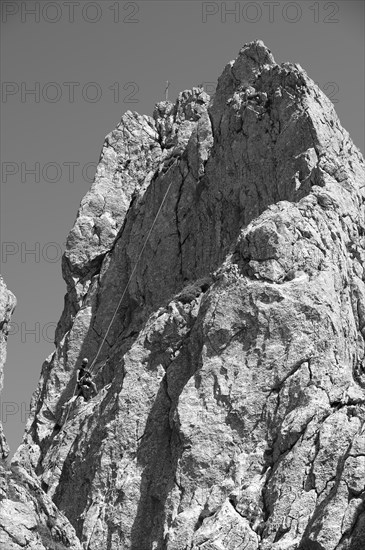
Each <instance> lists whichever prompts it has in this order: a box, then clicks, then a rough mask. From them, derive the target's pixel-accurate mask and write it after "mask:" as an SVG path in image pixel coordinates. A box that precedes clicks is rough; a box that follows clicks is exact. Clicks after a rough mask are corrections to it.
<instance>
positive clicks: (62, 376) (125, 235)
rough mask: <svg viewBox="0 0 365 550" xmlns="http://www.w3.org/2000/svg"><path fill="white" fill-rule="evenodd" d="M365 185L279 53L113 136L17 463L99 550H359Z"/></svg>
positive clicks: (345, 146)
mask: <svg viewBox="0 0 365 550" xmlns="http://www.w3.org/2000/svg"><path fill="white" fill-rule="evenodd" d="M363 178H364V160H363V158H362V157H361V155H360V153H359V151H358V150H357V149H356V147H355V146H354V145H353V143H352V141H351V139H350V137H349V135H348V133H347V132H346V131H345V130H344V129H343V128H342V127H341V125H340V122H339V120H338V118H337V115H336V113H335V111H334V109H333V106H332V104H331V103H330V101H329V100H328V98H326V96H325V95H324V94H323V93H322V92H321V91H320V90H319V88H318V87H317V86H316V85H315V84H314V83H313V82H312V81H311V79H310V78H309V77H308V76H307V74H306V73H305V71H304V70H303V69H302V68H301V67H300V66H299V65H293V64H290V63H283V64H281V65H278V64H276V63H275V61H274V58H273V56H272V54H271V52H270V51H269V50H268V49H267V48H266V47H265V45H264V44H263V43H262V42H261V41H254V42H251V43H249V44H246V45H245V46H244V47H243V48H242V49H241V50H240V52H239V54H238V57H237V59H236V60H235V61H233V62H231V63H229V64H228V65H227V66H226V67H225V69H224V71H223V73H222V76H221V77H220V78H219V80H218V85H217V90H216V93H215V94H214V96H213V97H211V98H210V97H209V96H208V95H207V94H205V92H204V90H203V89H202V88H200V87H196V88H193V89H192V90H186V91H184V92H182V93H181V94H179V96H178V98H177V100H176V102H174V103H172V102H168V101H162V102H159V103H158V104H157V105H156V107H155V110H154V112H153V116H152V117H148V116H145V115H143V116H142V115H139V114H138V113H132V112H130V111H127V112H126V113H125V114H124V115H123V117H122V120H121V122H120V123H119V124H118V126H117V128H116V129H115V130H114V131H113V132H111V133H110V134H109V135H108V136H107V137H106V139H105V142H104V146H103V150H102V154H101V158H100V162H99V166H98V169H97V174H96V177H95V182H94V184H93V185H92V187H91V189H90V191H89V192H88V193H87V194H86V196H85V197H84V199H83V200H82V203H81V206H80V209H79V212H78V216H77V220H76V222H75V225H74V227H73V228H72V230H71V233H70V236H69V239H68V245H67V251H66V253H65V257H64V262H63V270H64V276H65V279H66V281H67V284H68V294H67V295H66V300H65V309H64V312H63V314H62V317H61V320H60V322H59V325H58V330H57V335H56V349H55V351H54V353H53V354H52V355H51V356H50V357H49V358H47V360H46V361H45V363H44V365H43V368H42V376H41V380H40V383H39V386H38V389H37V390H36V392H35V394H34V396H33V401H32V415H31V418H30V421H29V424H28V426H27V432H26V436H25V439H24V443H23V445H22V446H21V447H20V448H19V450H18V451H17V453H16V455H15V457H14V460H13V468H14V467H17V468H23V469H26V470H27V472H28V474H27V475H29V476H31V477H32V478H33V479H34V480H35V481H36V482H37V483H38V484H40V485H41V487H42V491H43V493H42V494H43V495H44V498H46V499H49V498H51V499H52V500H53V502H54V504H55V505H56V506H57V509H58V510H59V511H60V512H62V514H64V516H62V517H66V518H68V521H69V522H70V523H71V524H72V526H73V528H74V529H75V532H76V535H77V537H78V541H79V542H80V543H82V544H84V545H86V546H87V548H88V550H100V549H105V550H117V549H119V548H121V547H123V548H125V549H129V550H197V549H198V548H204V549H206V550H215V549H218V548H219V549H223V548H224V549H227V550H228V549H233V548H234V549H235V550H240V549H242V550H243V548H245V549H246V550H360V548H361V545H362V540H363V538H364V536H365V512H364V487H363V478H362V472H363V471H364V466H365V464H364V460H363V458H364V449H365V447H364V445H365V440H364V433H363V425H364V420H365V408H364V407H365V405H364V404H365V369H364V353H365V345H364V334H363V332H364V326H365V313H364V312H365V275H364V270H363V264H364V259H365V258H364V254H365V244H364V234H365V212H364V206H363V205H364V199H365V197H364V188H363ZM85 356H86V357H88V358H89V360H90V364H91V366H90V369H91V371H92V375H93V382H94V384H95V389H94V390H93V391H91V390H90V392H91V394H92V395H91V396H88V395H87V394H84V393H83V391H84V390H83V391H81V389H80V386H77V377H78V375H77V373H78V372H79V371H78V369H79V366H80V364H81V360H82V359H83V358H84V357H85ZM90 387H91V386H90ZM75 391H76V394H75ZM80 391H81V393H80V395H79V396H77V395H78V392H80ZM85 391H86V390H85ZM89 397H90V398H89ZM0 518H1V514H0ZM68 528H69V527H67V529H68ZM70 532H71V531H70ZM70 536H71V535H70ZM15 548H17V546H15ZM39 548H40V549H41V550H43V548H44V546H39ZM72 548H74V547H72ZM75 548H76V546H75Z"/></svg>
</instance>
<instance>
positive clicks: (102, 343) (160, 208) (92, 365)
mask: <svg viewBox="0 0 365 550" xmlns="http://www.w3.org/2000/svg"><path fill="white" fill-rule="evenodd" d="M173 182H174V179H172V180H171V182H170V183H169V185H168V187H167V189H166V192H165V194H164V197H163V199H162V201H161V204H160V206H159V208H158V211H157V213H156V216H155V218H154V220H153V223H152V225H151V228H150V230H149V231H148V233H147V236H146V238H145V240H144V243H143V246H142V248H141V250H140V252H139V254H138V257H137V260H136V262H135V264H134V268H133V270H132V272H131V274H130V276H129V278H128V281H127V284H126V286H125V288H124V291H123V293H122V295H121V297H120V299H119V301H118V304H117V307H116V308H115V311H114V313H113V316H112V318H111V320H110V322H109V325H108V328H107V330H106V333H105V335H104V337H103V339H102V341H101V344H100V345H99V348H98V350H97V353H96V355H95V358H94V359H93V361H92V363H91V365H90V368H89V369H88V370H89V371H90V373H92V370H93V367H94V365H95V363H96V360H97V358H98V357H99V354H100V351H101V349H102V347H103V345H104V343H105V341H106V338H107V336H108V334H109V331H110V328H111V326H112V324H113V322H114V320H115V317H116V315H117V312H118V310H119V307H120V305H121V303H122V301H123V298H124V296H125V295H126V292H127V290H128V288H129V285H130V283H131V281H132V278H133V276H134V274H135V272H136V269H137V266H138V263H139V261H140V259H141V256H142V254H143V252H144V250H145V248H146V246H147V243H148V240H149V238H150V236H151V233H152V231H153V229H154V227H155V225H156V222H157V219H158V217H159V215H160V213H161V210H162V208H163V205H164V204H165V201H166V198H167V195H168V194H169V191H170V189H171V186H172V184H173ZM99 369H100V366H99V368H98V369H97V370H96V372H97V371H98V370H99ZM77 388H78V384H77V383H76V385H75V389H74V392H73V395H72V398H71V399H73V398H74V397H75V395H76V390H77ZM71 408H72V404H70V406H69V408H68V410H67V412H66V417H65V420H64V421H63V425H62V427H61V430H60V432H59V434H58V435H60V434H61V433H62V432H64V427H65V426H66V423H67V420H68V417H69V415H70V412H71ZM64 433H65V432H64ZM62 442H63V436H62V437H60V440H59V442H58V443H57V445H56V447H58V446H60V445H61V443H62ZM56 461H57V458H56V459H55V462H54V465H55V464H56ZM50 469H51V468H50ZM53 469H54V468H52V469H51V471H53Z"/></svg>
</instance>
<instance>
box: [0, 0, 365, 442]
mask: <svg viewBox="0 0 365 550" xmlns="http://www.w3.org/2000/svg"><path fill="white" fill-rule="evenodd" d="M1 10H2V29H1V31H2V38H1V46H2V48H1V49H2V53H1V81H2V95H1V103H0V105H1V111H2V113H1V115H2V128H1V168H2V176H1V247H2V248H1V269H0V271H1V273H2V275H3V276H4V279H5V282H6V283H7V285H8V287H9V289H10V290H11V291H12V292H14V294H15V295H16V297H17V300H18V305H17V308H16V312H15V314H14V317H13V325H12V334H11V336H10V337H9V341H8V358H7V363H6V366H5V388H4V391H3V393H2V396H1V407H0V413H1V418H2V421H3V424H4V429H5V433H6V436H7V438H8V441H9V444H10V446H11V448H12V452H14V450H15V448H16V446H17V445H18V444H19V443H20V440H21V437H22V433H23V430H24V423H25V420H26V411H27V409H28V404H29V401H30V397H31V393H32V392H33V390H34V389H35V387H36V385H37V382H38V379H39V374H40V369H41V365H42V362H43V361H44V359H45V357H46V356H47V355H49V354H50V353H51V352H52V351H53V349H54V345H53V343H52V341H53V335H54V326H55V324H56V323H57V321H58V319H59V317H60V315H61V311H62V308H63V296H64V293H65V284H64V282H63V280H62V277H61V261H60V259H61V252H62V250H63V247H64V245H63V243H64V242H65V240H66V236H67V234H68V232H69V230H70V228H71V227H72V225H73V222H74V220H75V217H76V213H77V209H78V206H79V203H80V200H81V199H82V197H83V196H84V195H85V193H86V192H87V190H88V189H89V187H90V185H91V181H92V177H93V174H94V171H95V165H96V163H97V162H98V159H99V156H100V151H101V147H102V144H103V141H104V137H105V135H106V134H107V133H109V132H110V131H111V130H112V129H113V128H114V127H115V126H116V125H117V124H118V122H119V120H120V118H121V116H122V114H123V113H124V112H125V111H126V110H128V109H130V110H135V111H138V112H139V113H141V114H149V115H151V114H152V111H153V107H154V104H155V103H156V102H157V101H160V100H162V99H163V98H164V88H165V82H166V80H169V81H170V82H171V86H170V99H172V100H174V99H175V98H176V96H177V94H178V93H179V91H182V90H184V89H188V88H191V87H192V86H194V85H198V84H201V83H204V85H205V87H206V90H207V91H208V93H209V90H210V89H212V88H213V87H214V83H215V82H216V80H217V78H218V76H219V75H220V74H221V72H222V70H223V68H224V66H225V65H226V63H228V62H229V61H230V60H232V59H234V58H235V57H236V56H237V54H238V51H239V49H240V48H241V47H242V46H243V44H245V43H246V42H249V41H251V40H254V39H257V38H259V39H261V40H263V41H264V42H265V44H266V46H267V47H269V48H270V49H271V51H272V53H273V55H274V57H275V59H276V61H277V62H279V63H281V62H284V61H291V62H294V63H299V64H300V65H301V66H302V67H303V68H304V69H305V70H306V71H307V73H308V74H309V76H310V77H311V78H312V79H313V80H315V81H316V82H317V83H318V84H319V86H320V87H321V88H322V90H323V91H324V92H325V93H327V95H328V96H329V97H330V98H331V99H332V101H334V103H335V108H336V111H337V113H338V115H339V117H340V120H341V123H342V125H343V126H344V127H345V128H346V129H347V130H348V131H349V132H350V134H351V136H352V139H353V141H354V142H355V144H356V145H357V146H358V147H359V148H360V149H361V150H362V151H363V152H364V23H365V21H364V2H363V1H362V0H359V1H356V0H355V1H352V0H337V1H336V2H327V1H322V0H321V1H319V2H315V1H311V0H308V1H307V0H302V1H296V2H286V1H279V0H277V1H274V0H268V1H267V2H265V1H252V2H247V1H242V2H239V1H226V2H221V1H211V2H201V1H198V0H181V1H169V0H166V1H155V0H138V1H136V2H134V1H118V0H113V1H109V0H99V1H98V2H91V1H83V0H78V1H74V0H72V1H69V2H67V1H63V0H61V1H59V2H48V1H39V2H36V1H31V0H28V1H27V2H18V1H12V0H11V1H6V0H3V2H2V4H1ZM233 11H234V13H232V12H233ZM31 12H33V13H31ZM31 90H35V92H34V93H31ZM88 163H90V165H88ZM32 170H33V173H32ZM35 180H39V181H35ZM31 251H33V253H32V252H31Z"/></svg>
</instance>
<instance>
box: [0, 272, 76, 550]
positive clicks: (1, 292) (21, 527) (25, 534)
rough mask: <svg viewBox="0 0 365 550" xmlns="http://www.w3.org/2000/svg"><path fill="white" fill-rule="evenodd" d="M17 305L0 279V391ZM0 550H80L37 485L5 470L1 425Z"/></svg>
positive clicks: (19, 472)
mask: <svg viewBox="0 0 365 550" xmlns="http://www.w3.org/2000/svg"><path fill="white" fill-rule="evenodd" d="M15 305H16V299H15V296H14V294H12V292H10V291H9V290H8V289H7V287H6V285H5V283H4V280H3V278H2V277H1V275H0V391H1V389H2V387H3V367H4V363H5V358H6V340H7V336H8V329H9V327H8V325H9V322H10V319H11V315H12V313H13V311H14V308H15ZM0 428H1V429H0V549H1V550H19V549H20V548H21V549H23V550H49V549H50V548H52V550H66V549H69V550H82V547H81V545H80V542H79V540H78V539H77V537H76V535H75V530H74V528H73V527H72V525H71V524H70V523H69V521H68V520H67V518H66V517H65V516H64V515H63V514H62V513H61V512H60V511H59V510H58V509H57V507H56V505H55V504H54V503H53V502H52V500H51V499H50V498H49V497H48V496H47V495H46V494H45V493H44V491H43V490H42V488H41V486H40V483H39V481H37V480H36V479H35V478H34V477H33V478H32V477H31V476H30V475H29V474H28V473H27V472H26V471H25V470H24V468H21V467H16V466H15V467H11V468H10V469H8V467H7V464H6V462H5V459H6V458H7V456H8V454H9V447H8V445H7V443H6V441H5V437H4V434H3V429H2V427H1V424H0Z"/></svg>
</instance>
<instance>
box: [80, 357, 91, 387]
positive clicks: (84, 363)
mask: <svg viewBox="0 0 365 550" xmlns="http://www.w3.org/2000/svg"><path fill="white" fill-rule="evenodd" d="M88 362H89V360H88V359H87V358H86V357H85V358H84V359H83V360H82V362H81V367H79V372H78V373H77V383H79V382H80V380H81V379H82V378H83V377H84V375H85V373H86V372H87V371H86V367H87V364H88Z"/></svg>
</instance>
